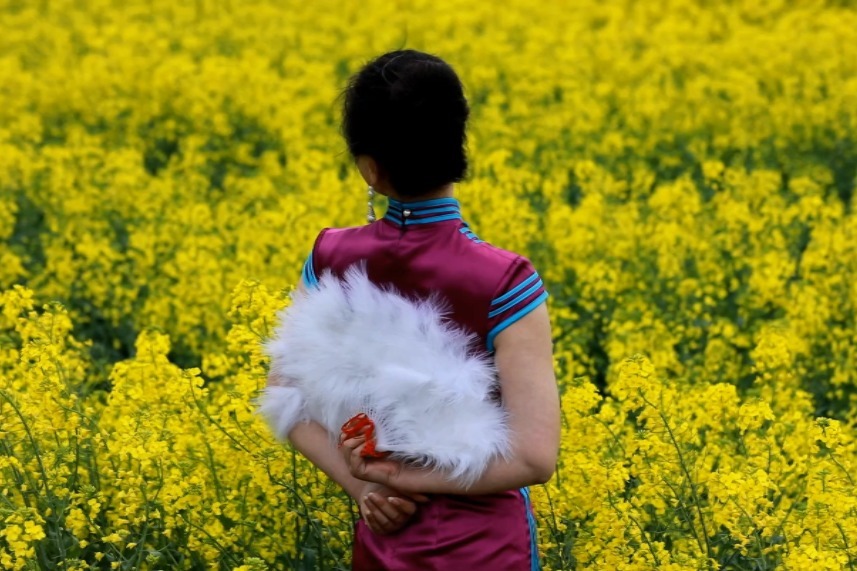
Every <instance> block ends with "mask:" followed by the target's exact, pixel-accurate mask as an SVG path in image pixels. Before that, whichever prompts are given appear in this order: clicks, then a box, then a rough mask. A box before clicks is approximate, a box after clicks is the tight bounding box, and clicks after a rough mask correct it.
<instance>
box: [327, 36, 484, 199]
mask: <svg viewBox="0 0 857 571" xmlns="http://www.w3.org/2000/svg"><path fill="white" fill-rule="evenodd" d="M344 95H345V104H344V109H343V111H344V112H343V124H342V128H343V134H344V136H345V140H346V142H347V143H348V149H349V151H350V152H351V154H352V156H354V157H357V156H359V155H368V156H370V157H372V158H373V159H375V160H376V161H377V162H378V164H379V165H380V167H381V168H382V169H383V170H384V173H385V174H386V175H387V177H388V178H389V181H390V184H391V185H392V187H393V188H394V189H395V190H396V192H397V193H398V194H400V195H402V196H413V197H417V196H421V195H424V194H426V193H428V192H430V191H432V190H434V189H436V188H438V187H441V186H443V185H446V184H448V183H451V182H459V181H461V180H462V179H463V178H464V176H465V174H466V172H467V155H466V152H465V143H466V134H465V127H466V124H467V118H468V116H469V114H470V109H469V107H468V105H467V100H466V99H465V97H464V89H463V87H462V85H461V81H460V80H459V78H458V76H457V75H456V73H455V71H454V70H453V69H452V67H450V65H449V64H447V63H446V62H445V61H443V60H442V59H440V58H439V57H437V56H434V55H431V54H427V53H423V52H419V51H415V50H397V51H393V52H389V53H386V54H384V55H382V56H379V57H378V58H376V59H374V60H372V61H370V62H369V63H367V64H366V65H365V66H364V67H363V68H362V69H361V70H360V71H359V72H357V73H356V74H355V75H354V76H352V77H351V79H350V81H349V84H348V87H347V88H346V90H345V94H344Z"/></svg>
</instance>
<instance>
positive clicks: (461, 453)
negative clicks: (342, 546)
mask: <svg viewBox="0 0 857 571" xmlns="http://www.w3.org/2000/svg"><path fill="white" fill-rule="evenodd" d="M447 313H448V311H447V309H446V308H445V306H444V304H443V302H442V301H441V299H440V298H439V297H437V296H433V297H430V298H428V299H423V300H411V299H408V298H406V297H404V296H402V295H400V294H399V293H398V292H397V291H395V290H394V289H390V288H388V289H382V288H380V287H378V286H376V285H375V284H373V283H372V282H371V281H370V280H369V278H368V276H367V275H366V271H365V267H364V266H363V265H361V264H355V265H354V266H352V267H351V268H349V269H348V270H347V271H346V272H345V275H344V277H343V279H342V280H339V279H337V278H335V277H334V276H333V275H332V274H331V273H330V272H326V273H325V274H324V275H323V276H322V277H321V278H320V279H319V282H318V285H317V287H315V288H312V289H310V290H307V291H304V292H300V291H297V292H295V293H294V294H293V295H292V303H291V304H290V305H289V306H288V307H286V308H285V309H283V310H282V311H281V312H280V313H279V314H278V315H277V317H278V323H279V324H278V326H277V327H276V329H275V331H274V335H273V336H272V337H271V338H269V339H266V340H265V341H264V342H263V348H264V351H265V353H266V354H267V355H268V356H269V357H270V359H271V371H272V372H273V373H275V374H276V375H277V376H279V377H281V378H284V379H288V380H289V387H288V388H289V389H291V390H290V391H284V390H275V391H270V387H269V390H268V391H266V394H264V395H263V396H262V398H261V399H260V405H261V406H260V410H262V411H264V412H263V413H264V415H265V417H266V419H268V422H269V424H271V426H272V428H273V429H274V430H275V431H277V433H278V435H279V434H282V433H283V432H282V431H283V430H284V427H289V429H290V428H291V427H292V426H294V423H295V422H298V421H299V420H300V419H301V418H311V419H313V420H315V421H317V422H319V423H320V424H321V425H322V426H324V427H325V428H327V430H328V431H329V432H330V433H331V435H332V436H333V435H338V434H339V430H340V427H341V426H342V424H343V423H344V422H345V421H347V420H348V419H350V418H351V417H353V416H354V415H356V414H358V413H360V412H363V413H366V414H367V415H368V416H369V417H370V418H371V419H372V420H373V421H374V422H375V425H376V435H377V450H379V451H387V452H389V453H390V457H391V458H393V459H397V460H401V461H403V462H408V463H412V464H416V465H421V466H426V467H431V468H435V469H438V470H442V471H444V472H445V473H446V474H447V476H448V477H449V478H450V479H454V480H458V481H459V482H461V483H462V484H463V485H465V486H469V485H471V484H472V483H473V482H475V481H476V480H477V479H478V478H479V477H480V476H481V475H482V473H483V472H484V471H485V469H486V468H487V467H488V464H489V463H490V462H491V461H492V460H493V459H494V458H495V457H508V455H509V448H510V447H509V437H508V427H507V418H506V414H505V411H504V410H503V408H502V406H501V405H500V404H499V403H497V402H495V400H494V399H493V398H492V395H493V394H495V391H496V390H497V381H496V371H495V369H494V366H493V361H492V360H491V359H490V357H489V356H488V355H487V354H486V353H484V352H482V351H476V350H474V347H475V344H476V342H477V341H478V337H477V336H476V334H474V333H470V332H468V331H466V330H464V329H463V328H460V327H458V326H456V325H455V324H454V323H452V322H451V321H450V320H448V319H445V315H447ZM279 388H282V387H279ZM286 419H288V420H286ZM286 434H287V432H286Z"/></svg>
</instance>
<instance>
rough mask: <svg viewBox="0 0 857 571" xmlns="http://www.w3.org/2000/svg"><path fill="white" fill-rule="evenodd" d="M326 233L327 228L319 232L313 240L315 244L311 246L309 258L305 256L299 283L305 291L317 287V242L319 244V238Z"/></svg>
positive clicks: (318, 266)
mask: <svg viewBox="0 0 857 571" xmlns="http://www.w3.org/2000/svg"><path fill="white" fill-rule="evenodd" d="M326 231H327V228H325V229H324V230H322V231H321V232H319V234H318V236H317V237H316V239H315V243H314V244H313V246H312V250H310V253H309V256H307V259H306V261H305V262H304V266H303V269H302V270H301V281H302V282H303V284H304V287H306V288H307V289H312V288H315V287H317V286H318V275H319V271H320V267H321V266H320V264H319V260H318V254H317V251H318V245H319V242H321V237H322V236H323V235H324V233H325V232H326Z"/></svg>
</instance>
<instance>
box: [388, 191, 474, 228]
mask: <svg viewBox="0 0 857 571" xmlns="http://www.w3.org/2000/svg"><path fill="white" fill-rule="evenodd" d="M387 202H388V205H389V206H388V207H387V213H386V214H384V219H385V220H388V221H389V222H392V223H393V224H395V225H396V226H405V225H407V226H411V225H414V224H432V223H434V222H445V221H447V220H461V219H462V218H461V204H460V203H459V202H458V199H457V198H452V197H447V198H433V199H431V200H420V201H408V202H402V201H400V200H396V199H394V198H388V199H387Z"/></svg>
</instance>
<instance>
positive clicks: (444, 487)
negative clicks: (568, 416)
mask: <svg viewBox="0 0 857 571" xmlns="http://www.w3.org/2000/svg"><path fill="white" fill-rule="evenodd" d="M494 347H495V355H494V358H495V364H496V366H497V372H498V375H499V379H500V389H501V393H502V395H503V406H504V408H505V409H506V412H507V413H508V418H509V432H510V437H511V454H510V455H509V459H508V460H505V459H503V458H497V459H495V460H494V461H493V462H492V463H491V464H489V466H488V468H487V469H486V470H485V472H484V473H483V475H482V477H481V478H480V479H479V480H477V481H476V482H475V483H474V484H473V485H472V486H470V487H469V488H465V487H464V486H462V485H461V484H460V483H458V482H456V481H453V480H449V479H448V478H447V477H446V474H444V473H443V472H440V471H438V470H430V469H425V468H411V467H408V466H405V465H402V464H400V463H398V462H394V461H389V460H373V459H366V458H363V457H362V456H361V455H360V452H361V451H362V448H363V445H364V444H365V439H364V438H363V437H362V436H360V437H356V438H351V439H347V440H342V451H343V454H344V456H345V460H346V463H348V466H349V469H350V471H351V474H352V475H353V476H354V477H356V478H359V479H361V480H366V481H370V482H377V483H379V484H383V485H385V486H389V487H391V488H395V489H397V490H400V491H402V492H404V493H422V494H432V493H445V494H474V495H475V494H490V493H495V492H501V491H505V490H511V489H516V488H521V487H524V486H529V485H535V484H542V483H545V482H547V481H548V480H550V478H551V477H552V476H553V473H554V471H555V469H556V460H557V453H558V450H559V438H560V410H559V393H558V391H557V386H556V377H555V375H554V369H553V343H552V340H551V327H550V319H549V317H548V311H547V305H546V304H544V303H542V304H541V305H540V306H539V307H537V308H536V309H534V310H533V311H531V312H530V313H528V314H527V315H526V316H524V317H523V318H521V319H520V320H518V321H517V322H516V323H514V324H512V325H510V326H509V327H507V328H506V329H505V330H503V331H502V332H500V334H499V335H497V338H496V339H495V341H494Z"/></svg>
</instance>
